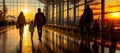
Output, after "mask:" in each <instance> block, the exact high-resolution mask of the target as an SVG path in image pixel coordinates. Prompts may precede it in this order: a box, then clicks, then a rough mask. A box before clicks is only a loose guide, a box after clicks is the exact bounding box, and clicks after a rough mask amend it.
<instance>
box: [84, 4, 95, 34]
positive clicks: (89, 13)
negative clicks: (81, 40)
mask: <svg viewBox="0 0 120 53" xmlns="http://www.w3.org/2000/svg"><path fill="white" fill-rule="evenodd" d="M83 14H84V15H85V16H86V30H87V32H88V33H90V26H91V23H92V22H93V11H92V9H91V8H90V7H89V5H87V7H86V8H85V10H84V13H83Z"/></svg>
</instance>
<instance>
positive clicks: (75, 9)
mask: <svg viewBox="0 0 120 53" xmlns="http://www.w3.org/2000/svg"><path fill="white" fill-rule="evenodd" d="M73 24H74V27H75V26H77V24H76V0H74V23H73Z"/></svg>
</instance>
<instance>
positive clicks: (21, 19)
mask: <svg viewBox="0 0 120 53" xmlns="http://www.w3.org/2000/svg"><path fill="white" fill-rule="evenodd" d="M25 24H26V20H25V16H24V14H23V12H20V14H19V16H18V19H17V24H16V26H17V28H19V34H20V38H23V36H22V35H23V29H24V25H25Z"/></svg>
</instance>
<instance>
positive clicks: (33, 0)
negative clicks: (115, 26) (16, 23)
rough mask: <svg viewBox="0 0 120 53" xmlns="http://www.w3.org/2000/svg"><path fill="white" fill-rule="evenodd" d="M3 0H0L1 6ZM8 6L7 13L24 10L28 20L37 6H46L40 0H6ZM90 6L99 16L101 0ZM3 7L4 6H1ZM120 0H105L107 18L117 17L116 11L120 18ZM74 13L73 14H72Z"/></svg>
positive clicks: (81, 10)
mask: <svg viewBox="0 0 120 53" xmlns="http://www.w3.org/2000/svg"><path fill="white" fill-rule="evenodd" d="M1 5H2V0H0V6H1ZM6 6H7V8H8V12H7V15H13V16H16V17H17V16H18V15H19V13H20V11H23V12H24V14H25V16H26V19H27V20H32V19H33V17H34V15H35V13H36V12H37V8H39V7H40V8H42V9H43V8H44V4H42V3H40V2H39V1H38V0H6ZM90 7H91V8H92V9H93V13H94V18H98V17H99V16H100V13H101V0H95V1H93V2H91V3H90ZM0 9H2V7H0ZM119 9H120V0H105V18H115V16H114V13H118V16H116V18H120V13H119V12H117V11H120V10H119ZM79 10H80V12H79V14H80V15H81V14H82V13H81V12H83V10H84V8H83V6H81V7H80V8H79ZM70 15H73V14H70Z"/></svg>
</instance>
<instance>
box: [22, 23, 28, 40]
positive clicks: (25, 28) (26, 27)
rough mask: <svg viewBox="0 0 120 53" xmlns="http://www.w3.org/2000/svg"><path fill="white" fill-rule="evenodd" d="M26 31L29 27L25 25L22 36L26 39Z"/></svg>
mask: <svg viewBox="0 0 120 53" xmlns="http://www.w3.org/2000/svg"><path fill="white" fill-rule="evenodd" d="M28 29H29V25H25V27H24V34H23V35H24V37H25V38H27V34H28Z"/></svg>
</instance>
